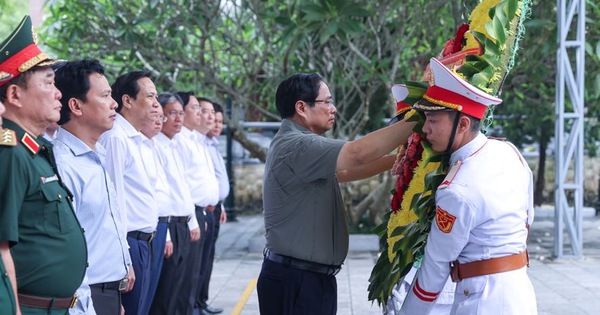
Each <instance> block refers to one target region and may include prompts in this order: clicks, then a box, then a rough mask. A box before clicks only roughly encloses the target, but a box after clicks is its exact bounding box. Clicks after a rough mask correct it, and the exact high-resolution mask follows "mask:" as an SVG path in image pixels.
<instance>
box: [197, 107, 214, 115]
mask: <svg viewBox="0 0 600 315" xmlns="http://www.w3.org/2000/svg"><path fill="white" fill-rule="evenodd" d="M200 112H202V114H208V113H211V114H214V113H215V110H214V109H208V108H202V109H200Z"/></svg>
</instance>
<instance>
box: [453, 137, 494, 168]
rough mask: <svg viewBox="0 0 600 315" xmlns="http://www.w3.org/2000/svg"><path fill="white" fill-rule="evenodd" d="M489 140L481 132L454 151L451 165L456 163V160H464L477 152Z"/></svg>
mask: <svg viewBox="0 0 600 315" xmlns="http://www.w3.org/2000/svg"><path fill="white" fill-rule="evenodd" d="M487 141H488V138H487V137H486V136H485V135H483V134H482V133H481V132H480V133H479V134H478V135H477V137H475V138H473V140H471V141H469V143H467V144H465V145H463V146H462V147H460V148H459V149H458V150H456V151H454V152H452V155H451V156H450V165H452V164H454V163H456V161H463V160H465V159H467V158H468V157H470V156H471V155H473V154H475V153H476V152H477V151H479V149H481V148H482V147H483V146H484V145H485V144H486V143H487Z"/></svg>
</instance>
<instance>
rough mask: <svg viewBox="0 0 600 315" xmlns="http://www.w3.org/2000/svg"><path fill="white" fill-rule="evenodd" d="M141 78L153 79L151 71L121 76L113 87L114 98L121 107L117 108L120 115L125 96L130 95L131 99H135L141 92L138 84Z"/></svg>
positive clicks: (133, 72) (134, 72)
mask: <svg viewBox="0 0 600 315" xmlns="http://www.w3.org/2000/svg"><path fill="white" fill-rule="evenodd" d="M141 78H149V79H152V75H151V73H150V71H139V70H137V71H131V72H128V73H125V74H123V75H120V76H119V77H118V78H117V79H116V80H115V83H113V85H112V86H111V88H112V98H114V99H115V101H117V104H119V107H117V113H120V112H121V110H122V109H123V95H129V97H131V98H133V99H134V100H135V98H136V97H137V94H138V93H139V92H140V85H139V84H138V80H139V79H141Z"/></svg>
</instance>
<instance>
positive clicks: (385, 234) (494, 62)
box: [368, 0, 531, 305]
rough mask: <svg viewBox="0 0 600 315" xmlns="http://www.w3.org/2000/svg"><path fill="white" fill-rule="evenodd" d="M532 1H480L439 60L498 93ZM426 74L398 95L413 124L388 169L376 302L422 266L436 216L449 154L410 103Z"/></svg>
mask: <svg viewBox="0 0 600 315" xmlns="http://www.w3.org/2000/svg"><path fill="white" fill-rule="evenodd" d="M530 1H531V0H521V1H519V0H482V1H481V2H480V3H479V4H478V5H477V6H476V7H475V9H474V10H473V11H472V12H471V14H470V16H469V23H468V24H463V25H461V26H460V27H459V28H458V31H457V32H456V36H455V37H454V38H453V39H450V40H448V41H447V42H446V44H445V46H444V49H443V51H442V53H441V55H440V56H439V58H438V59H439V60H440V61H441V62H442V63H443V64H444V65H445V66H446V67H448V68H449V69H451V70H452V71H454V72H455V73H456V74H457V75H459V76H460V77H462V78H463V79H465V80H467V81H468V82H469V83H471V84H472V85H473V86H475V87H477V88H479V89H481V90H482V91H484V92H486V93H488V94H492V95H495V96H499V94H500V92H501V87H502V84H503V83H504V79H505V78H506V76H507V74H508V72H509V71H510V70H511V69H512V67H513V66H514V60H515V55H516V52H517V50H518V42H519V40H520V39H521V38H522V36H523V33H524V30H525V29H524V25H523V22H524V20H525V19H526V18H527V17H528V16H529V14H530V5H531V2H530ZM430 76H431V75H430V71H429V69H426V70H425V76H424V79H423V82H404V87H405V88H406V89H407V91H408V93H407V95H406V96H405V99H404V100H397V101H399V102H398V104H397V108H398V109H397V112H396V114H397V116H398V117H399V118H400V119H402V118H405V119H407V120H408V121H416V122H417V125H416V126H415V128H414V129H413V131H414V133H413V134H412V135H411V136H410V137H409V139H408V141H407V143H405V144H404V145H402V146H400V148H399V149H398V159H397V161H398V162H397V163H396V164H395V165H394V167H393V169H392V174H393V175H398V177H397V180H396V184H395V187H394V189H393V190H392V201H391V205H390V211H388V212H387V213H386V214H385V216H384V222H383V223H382V224H381V225H379V226H378V227H376V228H375V229H374V232H375V233H376V234H377V235H378V236H379V238H380V246H381V248H382V252H381V254H380V256H379V258H378V260H377V262H376V263H375V266H374V267H373V270H372V272H371V276H370V278H369V282H370V283H369V287H368V291H369V296H368V298H369V300H370V301H374V300H377V302H378V304H379V305H382V304H383V305H385V304H387V301H388V298H389V297H390V295H391V293H392V290H393V289H394V287H395V286H396V285H397V284H398V283H399V281H400V280H401V279H402V278H403V277H404V276H405V275H406V274H407V273H408V272H409V271H410V269H411V268H412V266H413V265H415V266H417V267H418V266H419V265H420V262H421V259H422V257H423V255H424V252H425V245H426V243H427V237H428V235H429V231H430V230H431V221H432V220H433V218H434V216H435V207H436V203H435V192H436V190H437V187H438V186H439V185H440V184H441V182H442V181H443V180H444V178H445V177H446V174H447V173H448V169H449V159H450V155H449V154H448V153H438V152H434V151H432V150H431V147H430V145H429V143H428V142H427V141H426V139H425V137H424V135H423V134H422V131H421V129H422V126H423V124H424V116H423V115H422V114H421V113H419V112H417V111H415V110H414V109H411V107H410V104H414V103H416V102H417V101H418V100H420V99H422V98H423V94H424V93H425V90H426V89H427V86H428V83H427V82H428V81H429V79H430ZM492 119H493V112H492V110H491V109H488V112H487V113H486V118H484V120H482V125H483V128H487V127H489V125H490V124H491V122H492Z"/></svg>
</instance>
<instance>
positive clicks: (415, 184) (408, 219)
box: [387, 153, 440, 262]
mask: <svg viewBox="0 0 600 315" xmlns="http://www.w3.org/2000/svg"><path fill="white" fill-rule="evenodd" d="M424 154H425V153H424ZM423 160H424V159H421V160H420V161H419V162H418V163H417V167H416V168H415V171H414V175H413V178H412V179H411V181H410V184H409V185H408V189H407V190H406V191H405V192H404V196H402V204H401V205H400V210H398V211H397V212H396V213H392V214H391V215H390V220H389V221H388V229H387V232H388V248H389V250H388V258H389V260H390V262H391V261H392V260H393V259H394V258H395V257H396V253H395V252H394V251H393V250H392V249H393V248H394V244H396V242H397V241H398V240H400V239H402V237H404V236H403V235H398V236H391V234H392V232H393V231H394V229H396V228H397V227H400V226H405V225H408V224H410V223H413V222H415V221H417V219H419V217H418V216H417V215H416V214H415V212H414V211H413V209H411V208H410V204H411V202H412V199H413V197H414V196H415V195H416V194H419V193H422V192H423V191H424V190H425V175H427V174H429V173H431V172H433V171H435V170H436V169H437V168H438V167H439V166H440V163H439V162H429V163H428V164H427V165H425V166H423V164H424V163H425V162H424V161H423ZM429 194H430V192H429Z"/></svg>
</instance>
